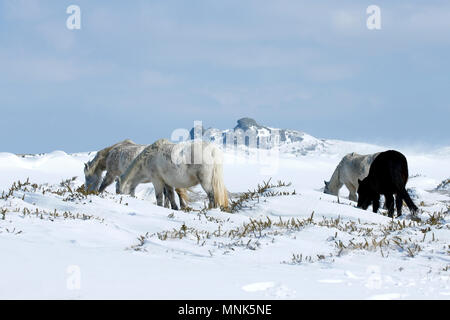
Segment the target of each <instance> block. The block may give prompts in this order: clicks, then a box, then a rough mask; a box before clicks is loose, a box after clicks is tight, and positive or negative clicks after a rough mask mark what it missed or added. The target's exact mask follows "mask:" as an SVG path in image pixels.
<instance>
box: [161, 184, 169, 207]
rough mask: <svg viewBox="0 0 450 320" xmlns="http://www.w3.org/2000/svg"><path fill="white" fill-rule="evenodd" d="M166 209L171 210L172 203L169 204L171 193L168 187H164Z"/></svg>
mask: <svg viewBox="0 0 450 320" xmlns="http://www.w3.org/2000/svg"><path fill="white" fill-rule="evenodd" d="M163 194H164V208H170V207H169V205H170V202H169V191H168V190H167V187H164V191H163Z"/></svg>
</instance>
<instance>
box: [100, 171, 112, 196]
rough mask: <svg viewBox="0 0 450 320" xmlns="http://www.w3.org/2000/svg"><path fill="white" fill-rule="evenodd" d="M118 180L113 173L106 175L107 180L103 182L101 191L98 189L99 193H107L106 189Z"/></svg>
mask: <svg viewBox="0 0 450 320" xmlns="http://www.w3.org/2000/svg"><path fill="white" fill-rule="evenodd" d="M115 178H116V176H115V175H113V174H112V173H110V172H109V171H108V172H107V173H106V176H105V178H104V179H103V181H102V184H101V185H100V189H98V192H99V193H102V192H103V191H105V189H106V188H107V187H108V186H109V185H110V184H111V183H113V182H114V179H115Z"/></svg>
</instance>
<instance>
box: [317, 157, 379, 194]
mask: <svg viewBox="0 0 450 320" xmlns="http://www.w3.org/2000/svg"><path fill="white" fill-rule="evenodd" d="M378 155H379V153H374V154H366V155H361V154H357V153H354V152H353V153H349V154H347V155H346V156H345V157H343V158H342V160H341V162H339V164H338V166H337V167H336V169H335V170H334V173H333V175H332V176H331V179H330V181H329V182H327V181H324V182H325V189H324V190H323V192H324V193H327V194H332V195H335V196H337V195H338V194H339V190H340V189H341V188H342V186H343V185H345V186H346V187H347V189H348V191H350V194H349V197H348V198H349V199H350V200H352V201H357V195H356V191H357V190H358V179H364V178H365V177H367V175H368V174H369V169H370V165H371V164H372V162H373V160H374V159H375V158H376V157H377V156H378Z"/></svg>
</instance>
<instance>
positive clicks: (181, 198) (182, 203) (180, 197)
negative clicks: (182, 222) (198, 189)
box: [175, 189, 186, 209]
mask: <svg viewBox="0 0 450 320" xmlns="http://www.w3.org/2000/svg"><path fill="white" fill-rule="evenodd" d="M175 191H176V193H177V194H178V199H179V200H180V208H181V209H185V208H186V202H184V199H183V197H182V196H181V193H180V191H179V190H178V189H175Z"/></svg>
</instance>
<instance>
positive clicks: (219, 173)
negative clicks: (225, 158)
mask: <svg viewBox="0 0 450 320" xmlns="http://www.w3.org/2000/svg"><path fill="white" fill-rule="evenodd" d="M212 187H213V191H214V205H215V206H220V207H223V208H228V191H227V189H226V188H225V184H224V182H223V167H222V163H217V162H216V163H214V168H213V176H212Z"/></svg>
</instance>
